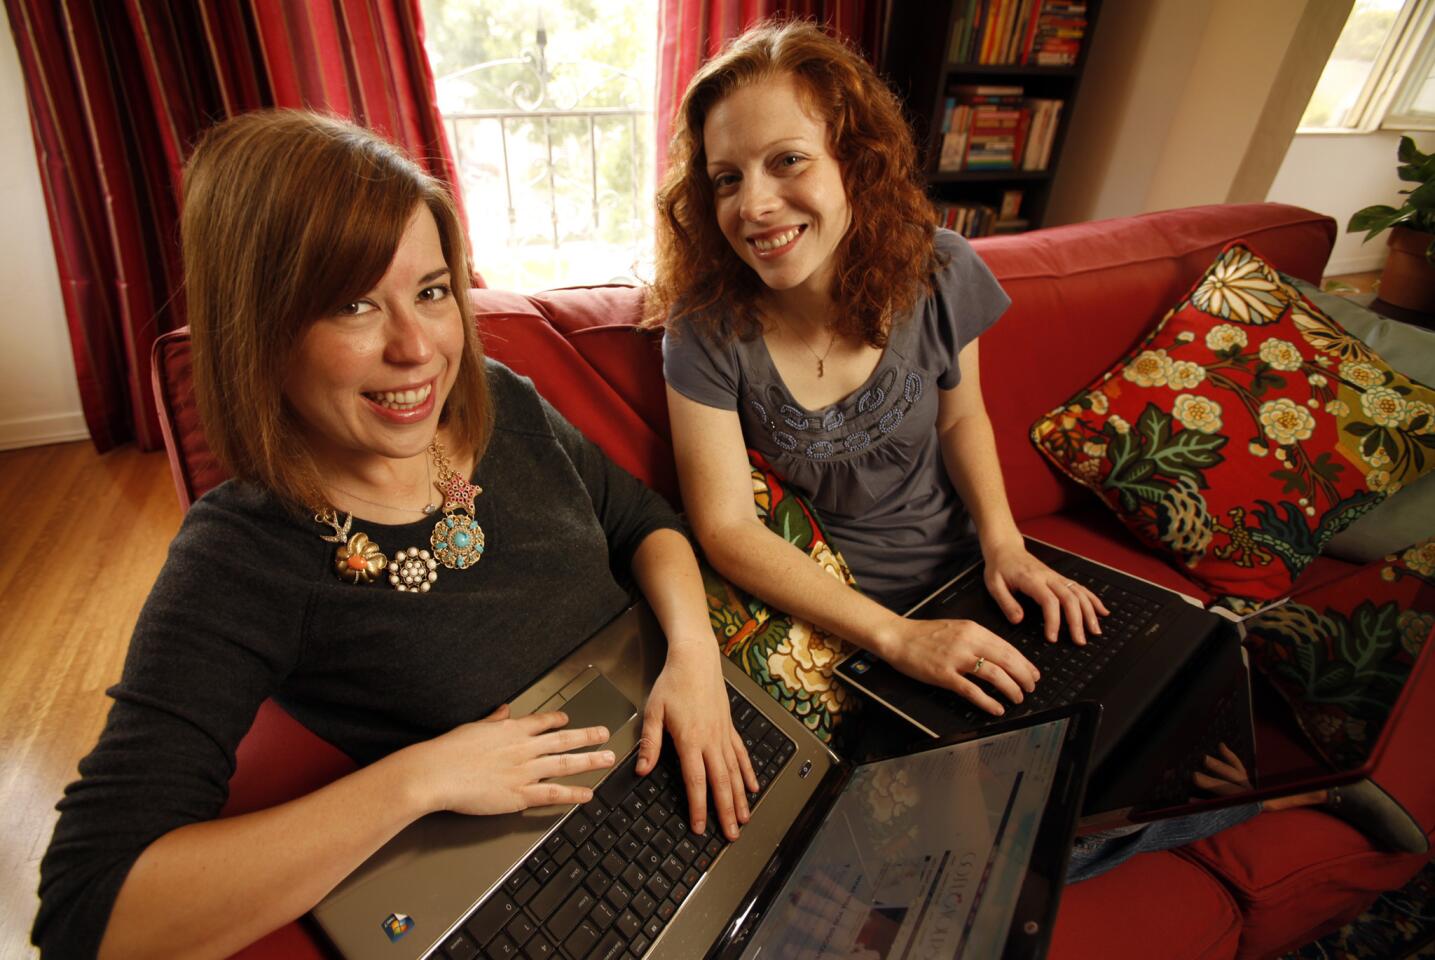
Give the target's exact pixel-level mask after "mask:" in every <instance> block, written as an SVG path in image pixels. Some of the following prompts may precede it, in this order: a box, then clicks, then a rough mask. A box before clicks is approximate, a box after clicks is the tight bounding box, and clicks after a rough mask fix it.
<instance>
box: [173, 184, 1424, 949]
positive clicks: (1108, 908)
mask: <svg viewBox="0 0 1435 960" xmlns="http://www.w3.org/2000/svg"><path fill="white" fill-rule="evenodd" d="M1335 231H1336V225H1335V223H1334V221H1332V220H1331V219H1330V218H1329V217H1325V216H1322V215H1319V214H1315V213H1311V212H1310V211H1307V210H1301V209H1298V208H1294V207H1288V206H1281V205H1275V204H1252V205H1243V206H1211V207H1197V208H1191V209H1186V210H1175V211H1168V212H1163V213H1156V214H1149V215H1145V216H1140V217H1130V218H1124V219H1118V220H1108V221H1102V222H1096V223H1087V224H1079V225H1074V226H1068V227H1059V228H1055V229H1050V230H1041V231H1036V232H1033V233H1028V234H1023V235H1020V236H1012V237H1000V238H990V239H985V240H980V241H977V242H976V247H977V249H978V250H979V252H980V253H981V255H982V257H983V258H984V259H985V260H986V262H987V263H988V265H990V267H991V268H992V270H993V271H994V272H995V273H996V275H997V277H998V278H999V279H1000V280H1001V282H1002V284H1003V285H1004V286H1005V288H1006V290H1007V292H1008V293H1009V294H1010V295H1011V297H1012V308H1011V310H1010V311H1009V312H1008V314H1007V315H1006V316H1005V317H1004V318H1003V319H1002V320H1001V321H1000V322H999V323H998V324H997V325H996V326H995V327H994V328H993V329H992V330H991V331H989V332H988V333H987V334H986V335H984V336H983V338H982V380H983V382H984V384H986V393H987V405H988V407H989V409H990V412H991V417H992V421H993V424H994V426H995V429H996V435H997V445H998V448H999V451H1000V455H1001V461H1002V467H1003V470H1004V472H1005V476H1006V482H1007V489H1008V493H1009V495H1010V499H1011V504H1012V509H1013V510H1014V512H1015V514H1016V517H1017V520H1018V521H1019V523H1020V525H1021V527H1022V529H1023V530H1024V531H1025V532H1027V533H1028V534H1031V535H1033V536H1037V537H1040V538H1042V539H1045V540H1049V541H1051V542H1054V543H1057V544H1060V545H1062V546H1065V547H1067V548H1069V549H1072V550H1075V551H1078V552H1080V553H1083V554H1086V555H1088V556H1091V557H1094V558H1096V559H1098V560H1101V561H1103V562H1105V563H1108V564H1111V565H1113V566H1116V567H1118V568H1121V569H1124V570H1127V571H1130V572H1132V573H1135V574H1138V575H1140V576H1143V577H1146V578H1148V579H1151V580H1154V581H1156V582H1159V583H1162V584H1165V585H1168V586H1170V587H1172V588H1174V589H1177V590H1181V591H1183V592H1185V593H1188V594H1191V595H1193V596H1197V597H1203V598H1207V599H1209V596H1208V594H1207V593H1206V592H1205V591H1204V590H1202V588H1201V587H1200V586H1198V585H1197V584H1195V583H1193V582H1191V581H1190V580H1187V579H1186V578H1185V577H1183V576H1182V574H1181V573H1180V572H1178V571H1177V570H1176V569H1175V568H1174V567H1171V566H1168V565H1167V564H1165V563H1163V562H1162V561H1161V560H1159V559H1158V558H1156V557H1155V556H1153V555H1152V554H1151V553H1150V552H1148V551H1147V550H1146V549H1145V548H1144V547H1143V546H1141V545H1140V544H1139V543H1138V542H1137V541H1136V540H1135V539H1134V538H1133V537H1132V536H1131V535H1130V534H1128V533H1127V532H1126V531H1125V529H1124V528H1123V527H1121V526H1120V525H1119V524H1118V523H1117V522H1115V521H1114V520H1113V519H1112V518H1111V517H1110V516H1109V514H1108V513H1107V512H1106V510H1105V508H1104V507H1102V506H1101V505H1100V504H1098V503H1096V502H1095V500H1094V499H1093V498H1092V497H1091V496H1090V495H1089V494H1088V493H1086V492H1085V491H1083V490H1080V489H1078V488H1077V487H1076V486H1075V485H1074V484H1072V483H1070V482H1069V481H1067V480H1064V479H1063V478H1062V477H1060V476H1059V475H1058V474H1057V473H1056V472H1055V471H1054V470H1053V469H1052V468H1051V467H1050V466H1049V465H1048V464H1047V463H1046V462H1045V461H1044V460H1043V459H1042V458H1041V457H1040V456H1039V455H1038V454H1037V452H1036V450H1035V449H1034V448H1033V447H1032V445H1031V444H1030V442H1029V441H1028V439H1027V431H1028V429H1029V427H1030V425H1031V423H1032V422H1033V421H1034V420H1035V419H1036V418H1037V417H1038V416H1040V415H1041V414H1043V413H1045V412H1046V411H1048V410H1049V409H1051V408H1052V407H1053V406H1055V405H1057V404H1058V403H1060V402H1062V401H1063V400H1065V399H1067V398H1068V397H1070V396H1071V395H1072V394H1073V393H1075V392H1076V391H1077V390H1079V389H1080V388H1081V387H1082V386H1083V385H1085V384H1086V383H1087V382H1088V381H1089V380H1090V379H1091V378H1092V377H1093V376H1094V375H1095V374H1097V373H1099V372H1100V371H1102V370H1103V369H1105V367H1106V366H1107V365H1108V364H1109V363H1110V362H1111V361H1113V360H1114V359H1115V358H1117V357H1118V356H1119V355H1121V354H1123V353H1125V352H1126V351H1127V350H1129V349H1130V348H1132V347H1133V346H1134V345H1135V344H1136V343H1137V342H1138V341H1139V340H1140V339H1141V337H1142V335H1143V334H1144V333H1145V332H1146V331H1147V330H1148V329H1149V328H1150V327H1151V325H1152V324H1154V323H1155V322H1156V321H1157V320H1158V319H1159V318H1160V317H1161V316H1162V315H1163V314H1164V312H1165V311H1166V309H1167V308H1169V307H1170V306H1171V305H1173V304H1174V303H1175V302H1176V300H1177V299H1178V298H1179V297H1180V296H1181V295H1182V294H1183V293H1184V292H1185V290H1186V289H1187V288H1188V287H1189V285H1190V284H1191V283H1192V282H1193V281H1194V279H1195V278H1196V277H1197V276H1199V275H1200V273H1201V272H1202V271H1203V270H1204V268H1205V267H1206V266H1207V265H1208V264H1209V263H1210V261H1211V260H1212V259H1213V258H1214V256H1215V255H1216V253H1217V252H1218V251H1219V250H1220V249H1221V248H1222V247H1223V246H1224V245H1225V244H1226V243H1227V242H1228V241H1230V240H1233V239H1236V238H1245V239H1246V240H1247V241H1248V242H1249V243H1250V245H1251V246H1252V247H1254V248H1255V249H1256V250H1257V251H1259V252H1260V253H1261V254H1262V255H1263V256H1264V257H1265V258H1267V259H1268V260H1269V261H1270V262H1272V263H1273V264H1275V265H1276V266H1277V267H1278V268H1280V269H1281V270H1283V271H1285V272H1286V273H1289V274H1293V275H1295V276H1299V277H1303V278H1306V279H1308V280H1312V281H1317V280H1319V278H1320V275H1321V272H1322V269H1323V268H1324V266H1325V262H1326V259H1327V257H1328V256H1329V254H1330V250H1331V246H1332V243H1333V241H1334V237H1335ZM640 299H641V292H640V291H639V290H637V289H634V288H630V287H618V286H604V287H582V288H568V289H561V290H552V291H548V292H546V293H542V294H537V295H534V296H523V295H519V294H513V293H504V292H500V291H495V290H483V291H479V292H478V294H477V296H476V298H475V303H474V307H475V311H476V313H477V320H478V323H479V326H480V329H481V331H482V333H483V336H484V341H485V344H486V345H487V349H488V351H489V353H490V354H491V355H492V356H494V357H496V358H497V359H499V360H502V361H503V362H505V363H507V364H508V365H509V366H511V367H512V368H514V369H515V370H517V371H518V372H520V373H522V374H524V375H526V376H529V377H532V378H533V380H534V382H535V383H536V384H537V386H538V388H539V390H540V391H542V392H543V393H544V395H545V396H547V397H548V398H549V399H550V400H551V401H552V402H553V403H554V404H555V405H557V406H558V408H559V409H560V410H562V412H563V413H564V414H565V415H566V416H567V417H569V418H570V419H571V420H572V421H573V422H574V423H575V424H576V425H577V426H578V427H579V428H580V429H582V430H583V431H584V432H585V433H586V434H587V435H588V436H590V437H592V438H593V439H594V440H596V441H597V442H599V443H600V444H601V445H602V446H603V447H604V448H605V449H606V450H607V451H608V453H609V454H610V455H611V456H612V457H613V458H614V459H615V460H616V461H617V462H618V463H620V464H621V465H622V466H624V467H625V468H627V469H628V470H629V471H631V472H632V473H634V474H636V475H637V476H639V477H640V478H642V479H644V480H645V481H647V482H648V483H650V484H651V485H653V486H654V487H655V488H657V489H658V490H660V491H662V492H663V493H665V494H667V495H668V496H669V497H671V498H673V499H674V500H675V501H676V495H677V485H676V478H675V475H674V469H673V464H672V457H671V448H670V445H669V441H668V421H667V411H666V406H665V401H664V393H663V382H662V373H661V364H660V357H659V349H658V342H657V339H656V338H655V337H654V336H652V335H651V334H646V333H643V332H641V331H638V330H636V329H635V327H634V322H635V321H636V320H637V319H638V315H639V305H640ZM188 349H189V344H188V338H187V334H186V333H185V332H184V331H177V332H175V333H171V334H168V335H166V336H165V337H163V338H161V340H160V341H159V343H158V344H157V345H156V348H155V365H154V376H155V387H156V391H157V393H158V394H159V397H160V401H161V409H162V410H163V411H164V413H165V437H166V441H167V443H168V444H169V448H170V451H171V454H172V462H173V464H174V472H175V482H176V487H177V489H178V490H179V494H180V498H181V500H182V501H184V503H185V504H186V505H187V504H188V502H189V501H190V500H191V499H192V498H194V497H196V496H198V495H200V494H202V493H203V491H205V490H207V489H208V488H209V487H211V486H213V485H214V484H215V483H217V482H219V481H220V480H221V479H222V478H223V474H222V472H221V471H220V470H219V469H218V467H217V465H216V464H215V463H214V461H213V458H212V457H210V455H209V453H208V451H207V449H206V448H205V446H204V441H203V437H202V436H201V435H200V433H199V430H198V423H197V419H196V417H195V412H194V409H193V404H192V400H191V397H190V393H189V389H188V378H189V355H188ZM1353 569H1354V568H1353V567H1351V566H1350V565H1349V564H1345V563H1342V562H1341V561H1338V560H1333V559H1328V558H1322V559H1321V560H1319V561H1317V562H1316V563H1315V564H1314V565H1313V566H1312V568H1311V569H1309V570H1308V571H1307V572H1306V574H1305V575H1304V577H1303V578H1302V580H1301V582H1300V584H1298V589H1302V588H1305V587H1308V586H1310V585H1312V584H1316V583H1320V582H1323V581H1327V580H1330V579H1333V578H1336V577H1339V576H1341V575H1343V574H1345V573H1348V572H1350V571H1351V570H1353ZM1428 674H1429V671H1424V672H1423V674H1421V675H1419V676H1417V677H1416V678H1415V681H1414V682H1415V683H1416V684H1417V685H1418V686H1417V688H1416V689H1415V690H1414V691H1413V695H1412V696H1410V697H1408V698H1407V700H1406V702H1405V704H1404V709H1403V711H1402V712H1401V713H1400V714H1397V715H1395V716H1393V717H1392V719H1391V721H1390V723H1391V730H1392V735H1393V739H1392V741H1391V743H1390V747H1389V749H1388V751H1387V753H1386V755H1385V758H1384V760H1383V762H1382V766H1381V767H1380V769H1379V770H1378V771H1377V774H1376V779H1377V780H1378V781H1379V782H1380V783H1381V785H1382V786H1384V787H1385V788H1386V789H1387V790H1388V791H1389V792H1391V793H1392V794H1393V795H1394V796H1396V797H1397V799H1399V800H1400V801H1401V802H1402V803H1403V804H1404V805H1405V807H1406V808H1407V809H1408V810H1410V812H1411V813H1412V814H1413V815H1414V816H1415V817H1416V819H1417V820H1418V821H1419V823H1420V824H1421V825H1422V826H1424V828H1425V830H1426V833H1427V835H1431V833H1432V830H1435V768H1432V765H1431V764H1429V763H1428V761H1426V760H1425V759H1424V757H1425V756H1426V753H1425V747H1424V745H1423V744H1422V742H1421V741H1422V740H1423V739H1424V733H1425V731H1426V730H1429V729H1431V724H1432V721H1435V680H1432V679H1431V678H1430V676H1429V675H1428ZM1284 746H1285V748H1286V749H1291V748H1294V747H1293V745H1292V744H1289V743H1287V744H1285V745H1284ZM350 769H352V764H351V763H350V761H349V760H348V759H347V758H345V757H344V756H343V755H341V754H340V753H339V752H338V751H337V750H335V749H334V748H332V747H331V746H329V745H328V744H326V743H324V742H322V741H320V740H319V739H318V738H316V737H315V736H313V735H312V734H310V733H308V732H307V731H306V730H304V729H303V728H301V727H300V726H299V725H298V724H297V723H295V722H294V721H293V720H292V719H291V718H289V717H288V716H287V715H286V714H285V713H283V711H282V710H280V709H279V708H278V707H276V706H274V705H273V704H272V703H271V704H265V705H264V706H263V707H262V708H261V710H260V712H259V714H258V716H257V717H256V720H255V723H254V727H253V729H252V730H251V732H250V734H249V736H248V737H247V738H246V739H245V740H244V742H243V743H242V744H241V745H240V748H239V752H238V757H237V764H236V770H235V773H234V777H233V779H232V780H231V784H230V789H231V794H230V799H229V804H228V807H227V808H226V812H229V813H237V812H242V811H245V810H251V809H255V808H258V807H262V806H265V805H268V804H272V803H275V802H278V801H281V800H283V799H286V798H289V797H292V796H295V795H297V794H300V793H302V792H305V791H307V790H311V789H314V788H316V787H318V786H320V785H322V784H323V783H326V782H328V781H329V780H331V779H333V778H335V777H337V776H339V775H342V774H343V773H345V772H347V771H348V770H350ZM1425 860H1426V858H1425V857H1423V856H1410V855H1392V854H1387V853H1382V852H1380V851H1378V850H1376V849H1375V848H1373V847H1372V846H1371V844H1370V843H1369V842H1368V841H1367V840H1366V839H1365V838H1364V837H1363V836H1362V835H1361V834H1360V833H1358V832H1357V831H1356V830H1354V829H1352V828H1351V827H1349V826H1347V825H1346V824H1345V823H1343V822H1341V821H1339V820H1336V819H1334V818H1332V817H1330V816H1328V815H1326V814H1325V813H1323V812H1321V811H1320V810H1318V809H1301V810H1291V811H1285V812H1282V813H1268V814H1262V815H1261V816H1259V817H1256V818H1255V819H1253V820H1250V821H1248V822H1246V823H1244V824H1242V825H1241V826H1239V827H1236V828H1234V829H1232V830H1229V831H1226V832H1225V833H1223V834H1220V835H1218V836H1216V837H1214V838H1211V839H1209V840H1206V841H1202V842H1200V843H1197V844H1194V845H1192V846H1190V847H1187V848H1185V849H1182V850H1179V851H1176V852H1163V853H1155V854H1145V855H1142V856H1139V857H1136V858H1135V859H1133V860H1131V861H1129V862H1128V863H1126V864H1124V865H1122V866H1121V867H1119V868H1117V869H1116V870H1113V871H1112V872H1110V873H1108V874H1105V875H1103V876H1101V877H1098V878H1096V879H1093V880H1090V881H1087V882H1085V883H1081V884H1077V885H1075V886H1073V887H1070V888H1068V889H1067V891H1066V892H1065V894H1064V896H1063V900H1062V906H1061V913H1060V917H1059V922H1058V925H1057V930H1056V933H1055V939H1054V943H1053V946H1052V950H1051V956H1052V957H1054V958H1058V960H1069V958H1081V957H1101V958H1105V960H1111V958H1127V957H1130V958H1151V957H1163V958H1164V957H1170V958H1191V960H1196V958H1205V960H1214V958H1223V957H1243V958H1244V957H1252V958H1255V957H1271V956H1279V955H1280V954H1281V953H1283V952H1285V951H1286V950H1288V949H1290V948H1292V947H1294V946H1296V945H1299V944H1301V943H1304V942H1307V941H1309V940H1311V939H1313V938H1315V937H1317V936H1319V935H1320V934H1322V933H1324V932H1325V931H1327V930H1330V929H1334V928H1336V927H1338V926H1340V925H1341V924H1343V923H1344V922H1346V921H1347V920H1349V919H1350V918H1352V917H1354V916H1356V915H1357V914H1359V913H1360V912H1361V911H1362V910H1363V909H1364V908H1365V907H1366V906H1367V905H1368V904H1369V903H1370V902H1371V901H1373V900H1374V899H1375V897H1377V896H1378V895H1379V894H1380V893H1381V892H1382V891H1385V890H1390V889H1394V888H1397V887H1399V886H1401V885H1402V884H1404V883H1405V882H1406V881H1407V880H1408V879H1409V878H1410V877H1411V876H1413V875H1414V874H1415V873H1416V872H1417V871H1418V870H1419V869H1420V868H1421V866H1422V865H1423V864H1424V862H1425ZM319 955H321V954H320V953H319V950H318V948H317V946H316V944H315V941H314V940H313V939H312V935H311V934H310V932H309V931H308V930H307V928H305V927H304V926H303V925H301V924H290V925H289V926H287V927H285V928H283V929H281V930H279V931H277V932H276V933H274V934H272V935H271V936H269V937H267V938H266V939H264V940H262V941H260V942H259V943H257V944H255V945H253V946H252V947H250V948H249V949H248V950H246V951H244V953H243V954H242V956H245V957H312V956H319Z"/></svg>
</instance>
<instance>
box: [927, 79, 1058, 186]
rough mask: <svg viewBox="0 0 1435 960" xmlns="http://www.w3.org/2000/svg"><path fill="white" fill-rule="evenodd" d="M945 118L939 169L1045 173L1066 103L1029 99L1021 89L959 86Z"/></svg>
mask: <svg viewBox="0 0 1435 960" xmlns="http://www.w3.org/2000/svg"><path fill="white" fill-rule="evenodd" d="M952 94H953V95H952V96H949V97H948V98H947V102H946V105H945V107H944V109H943V116H942V148H941V151H940V154H939V156H938V158H937V169H938V170H940V171H942V172H944V173H950V172H953V171H957V170H1045V169H1046V166H1047V164H1048V163H1049V162H1050V161H1051V146H1052V143H1053V141H1055V139H1056V129H1057V126H1058V124H1059V123H1060V121H1061V108H1062V105H1063V104H1064V103H1065V101H1063V100H1049V99H1045V98H1040V97H1025V96H1023V95H1022V88H1021V87H1008V86H966V85H964V86H958V87H954V88H953V89H952Z"/></svg>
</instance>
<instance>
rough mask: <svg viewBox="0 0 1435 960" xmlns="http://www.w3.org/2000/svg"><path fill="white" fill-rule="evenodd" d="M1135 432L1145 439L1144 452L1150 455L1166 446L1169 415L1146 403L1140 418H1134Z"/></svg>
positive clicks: (1169, 432)
mask: <svg viewBox="0 0 1435 960" xmlns="http://www.w3.org/2000/svg"><path fill="white" fill-rule="evenodd" d="M1136 430H1137V432H1138V433H1140V434H1141V436H1143V437H1145V438H1146V452H1147V455H1148V456H1149V455H1150V454H1151V453H1154V452H1155V451H1157V450H1159V449H1161V448H1162V447H1163V446H1165V445H1166V441H1167V440H1168V439H1170V437H1171V415H1170V414H1169V413H1165V412H1164V411H1162V409H1161V408H1160V407H1158V406H1156V404H1154V403H1147V404H1146V409H1145V410H1142V411H1141V416H1139V417H1137V418H1136Z"/></svg>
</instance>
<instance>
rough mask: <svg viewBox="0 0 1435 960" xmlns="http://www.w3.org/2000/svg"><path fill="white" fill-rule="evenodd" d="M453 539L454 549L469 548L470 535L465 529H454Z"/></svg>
mask: <svg viewBox="0 0 1435 960" xmlns="http://www.w3.org/2000/svg"><path fill="white" fill-rule="evenodd" d="M452 539H453V546H454V549H455V550H467V549H468V543H469V537H468V534H467V533H465V532H464V531H462V530H456V531H454V534H453V538H452Z"/></svg>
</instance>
